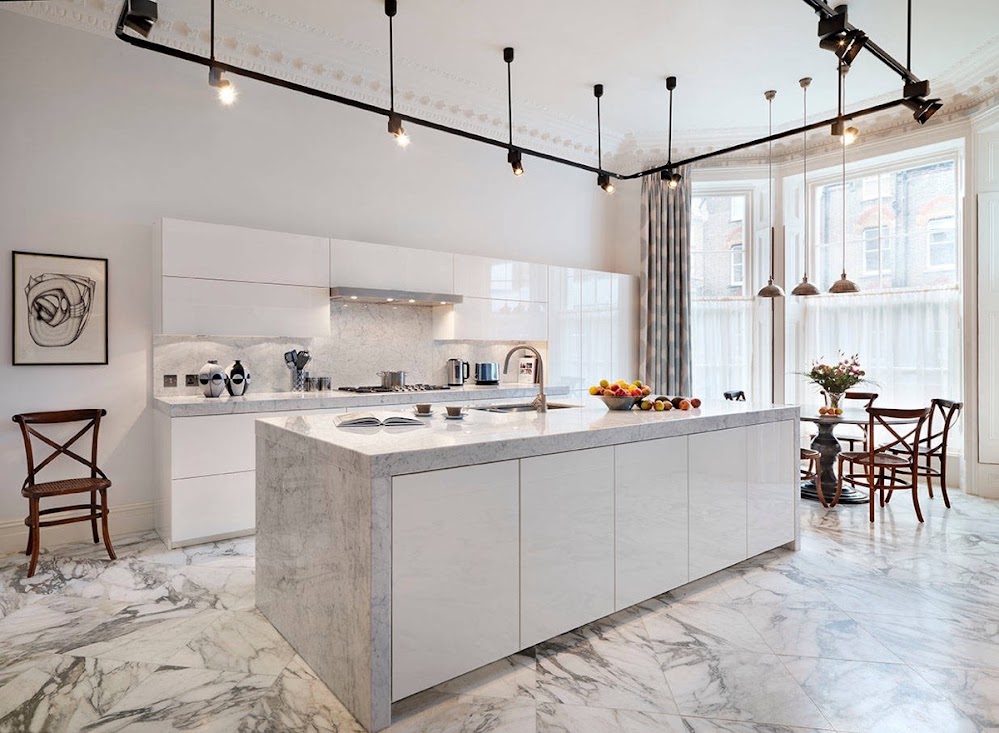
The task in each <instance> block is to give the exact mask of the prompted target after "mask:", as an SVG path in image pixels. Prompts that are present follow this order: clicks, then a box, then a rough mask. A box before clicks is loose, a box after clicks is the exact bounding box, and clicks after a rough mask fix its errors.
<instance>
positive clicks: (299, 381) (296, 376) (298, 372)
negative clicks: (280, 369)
mask: <svg viewBox="0 0 999 733" xmlns="http://www.w3.org/2000/svg"><path fill="white" fill-rule="evenodd" d="M308 378H309V373H308V372H306V371H303V370H302V369H292V370H291V391H292V392H303V391H305V380H306V379H308Z"/></svg>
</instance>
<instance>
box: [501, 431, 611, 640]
mask: <svg viewBox="0 0 999 733" xmlns="http://www.w3.org/2000/svg"><path fill="white" fill-rule="evenodd" d="M520 503H521V520H520V527H521V529H520V531H521V540H520V541H521V550H520V553H521V554H520V568H521V571H520V572H521V575H520V592H521V595H520V647H521V648H524V647H528V646H531V645H532V644H537V643H538V642H541V641H544V640H545V639H550V638H551V637H553V636H557V635H558V634H561V633H563V632H565V631H568V630H570V629H574V628H575V627H577V626H580V625H582V624H585V623H588V622H590V621H592V620H593V619H597V618H600V617H601V616H605V615H607V614H608V613H612V612H613V611H614V449H613V448H612V447H606V448H593V449H589V450H582V451H573V452H571V453H558V454H554V455H549V456H539V457H536V458H525V459H523V460H521V462H520Z"/></svg>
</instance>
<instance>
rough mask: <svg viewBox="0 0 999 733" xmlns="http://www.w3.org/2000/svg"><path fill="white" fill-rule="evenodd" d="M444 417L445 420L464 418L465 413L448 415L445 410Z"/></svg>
mask: <svg viewBox="0 0 999 733" xmlns="http://www.w3.org/2000/svg"><path fill="white" fill-rule="evenodd" d="M444 419H445V420H464V419H465V415H464V414H461V415H448V414H447V413H446V412H445V413H444Z"/></svg>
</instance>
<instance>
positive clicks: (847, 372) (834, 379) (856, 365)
mask: <svg viewBox="0 0 999 733" xmlns="http://www.w3.org/2000/svg"><path fill="white" fill-rule="evenodd" d="M840 356H843V354H842V352H840ZM866 374H867V373H866V372H865V371H864V370H863V369H861V368H860V360H859V359H858V358H857V354H853V355H852V356H844V358H843V359H841V360H840V361H839V363H837V364H822V363H820V362H818V361H816V362H815V363H814V364H812V368H811V369H810V370H809V371H807V372H805V379H807V380H808V381H809V382H812V383H813V384H815V385H816V386H818V387H819V388H820V389H821V390H823V391H824V392H826V394H835V395H839V394H842V393H843V392H846V391H847V390H848V389H850V388H851V387H854V386H856V385H857V384H859V383H860V382H864V381H866V380H865V379H864V377H865V376H866Z"/></svg>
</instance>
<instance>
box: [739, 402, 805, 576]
mask: <svg viewBox="0 0 999 733" xmlns="http://www.w3.org/2000/svg"><path fill="white" fill-rule="evenodd" d="M796 429H797V425H796V424H795V423H794V422H791V421H789V420H785V421H783V422H776V423H766V424H763V425H753V426H752V427H750V428H747V436H748V441H749V455H748V459H749V464H748V474H749V475H748V477H747V478H748V481H749V500H748V521H747V531H748V535H749V536H748V550H747V554H748V556H749V557H752V556H753V555H759V554H760V553H761V552H766V551H767V550H772V549H773V548H774V547H778V546H780V545H784V544H787V543H788V542H793V541H794V535H795V526H796V524H797V515H796V513H795V506H797V502H796V500H795V499H796V497H795V492H796V491H798V488H797V486H796V483H797V482H796V481H795V474H796V473H797V471H798V460H797V459H798V448H797V446H796V444H795V437H796V434H795V431H796Z"/></svg>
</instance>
